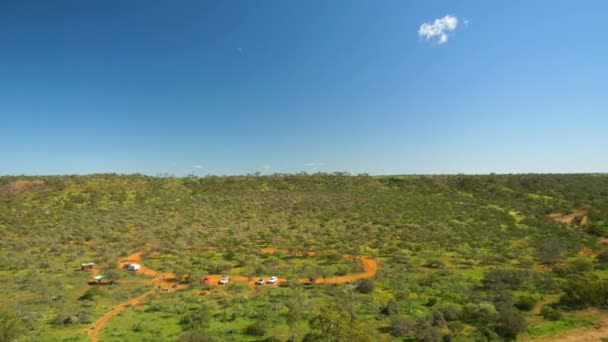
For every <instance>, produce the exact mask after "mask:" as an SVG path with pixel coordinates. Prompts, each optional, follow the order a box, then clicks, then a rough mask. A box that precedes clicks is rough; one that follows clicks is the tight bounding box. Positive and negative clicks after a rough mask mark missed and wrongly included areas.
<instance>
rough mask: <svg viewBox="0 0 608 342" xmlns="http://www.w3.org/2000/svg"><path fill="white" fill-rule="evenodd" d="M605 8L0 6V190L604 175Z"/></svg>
mask: <svg viewBox="0 0 608 342" xmlns="http://www.w3.org/2000/svg"><path fill="white" fill-rule="evenodd" d="M607 10H608V2H605V1H600V0H598V1H580V2H573V1H508V2H507V1H505V2H494V1H481V0H480V1H418V2H413V1H359V0H334V1H297V2H296V1H282V0H277V1H219V0H217V1H216V0H214V1H198V0H197V1H139V0H135V1H75V0H72V1H62V0H59V1H2V2H0V42H1V43H2V44H1V45H0V120H1V121H0V122H1V123H0V128H1V132H2V133H1V134H0V174H65V173H69V174H73V173H98V172H117V173H133V172H140V173H145V174H151V175H155V174H159V173H163V172H167V173H171V174H176V175H186V174H190V173H195V174H198V175H205V174H243V173H250V172H251V173H252V172H256V171H260V172H262V173H273V172H298V171H307V172H315V171H325V172H332V171H348V172H351V173H361V172H367V173H371V174H412V173H417V174H420V173H489V172H498V173H509V172H513V173H516V172H608V153H607V152H606V151H607V150H608V136H607V135H606V133H607V132H608V130H607V128H608V110H607V109H608V96H607V94H608V64H607V62H606V60H608V47H607V46H608V45H607V44H606V32H608V21H607V20H606V19H605V14H606V12H607ZM446 16H447V18H448V19H449V20H445V19H446ZM436 20H438V21H436ZM454 20H455V21H454ZM425 23H427V24H428V25H427V26H425V29H424V30H423V29H421V27H422V25H423V24H425ZM425 33H429V34H430V36H426V35H424V34H425ZM444 35H445V36H444Z"/></svg>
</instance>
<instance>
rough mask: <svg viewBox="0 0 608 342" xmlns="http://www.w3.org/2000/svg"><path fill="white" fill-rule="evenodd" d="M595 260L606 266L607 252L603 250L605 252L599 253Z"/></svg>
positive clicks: (607, 261)
mask: <svg viewBox="0 0 608 342" xmlns="http://www.w3.org/2000/svg"><path fill="white" fill-rule="evenodd" d="M595 258H596V259H597V261H598V262H600V263H601V264H608V250H605V251H603V252H601V253H600V254H598V255H597V256H596V257H595Z"/></svg>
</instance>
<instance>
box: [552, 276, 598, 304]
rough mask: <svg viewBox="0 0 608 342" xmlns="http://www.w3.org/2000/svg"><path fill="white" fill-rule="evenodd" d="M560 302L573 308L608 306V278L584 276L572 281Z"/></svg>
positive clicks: (565, 289)
mask: <svg viewBox="0 0 608 342" xmlns="http://www.w3.org/2000/svg"><path fill="white" fill-rule="evenodd" d="M560 303H562V304H565V305H566V306H569V307H571V308H585V307H590V306H598V307H602V308H606V307H608V280H606V279H594V278H583V279H577V280H575V281H572V282H570V283H569V284H568V285H567V286H566V287H565V288H564V294H563V295H562V297H561V298H560Z"/></svg>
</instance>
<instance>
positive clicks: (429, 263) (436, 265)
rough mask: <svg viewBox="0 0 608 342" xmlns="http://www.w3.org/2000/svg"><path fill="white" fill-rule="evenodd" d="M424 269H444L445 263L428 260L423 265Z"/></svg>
mask: <svg viewBox="0 0 608 342" xmlns="http://www.w3.org/2000/svg"><path fill="white" fill-rule="evenodd" d="M424 267H428V268H444V267H445V263H444V262H443V261H441V260H428V261H427V262H426V263H425V264H424Z"/></svg>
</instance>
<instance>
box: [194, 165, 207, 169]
mask: <svg viewBox="0 0 608 342" xmlns="http://www.w3.org/2000/svg"><path fill="white" fill-rule="evenodd" d="M194 168H195V169H204V168H205V167H204V166H203V165H194Z"/></svg>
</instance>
